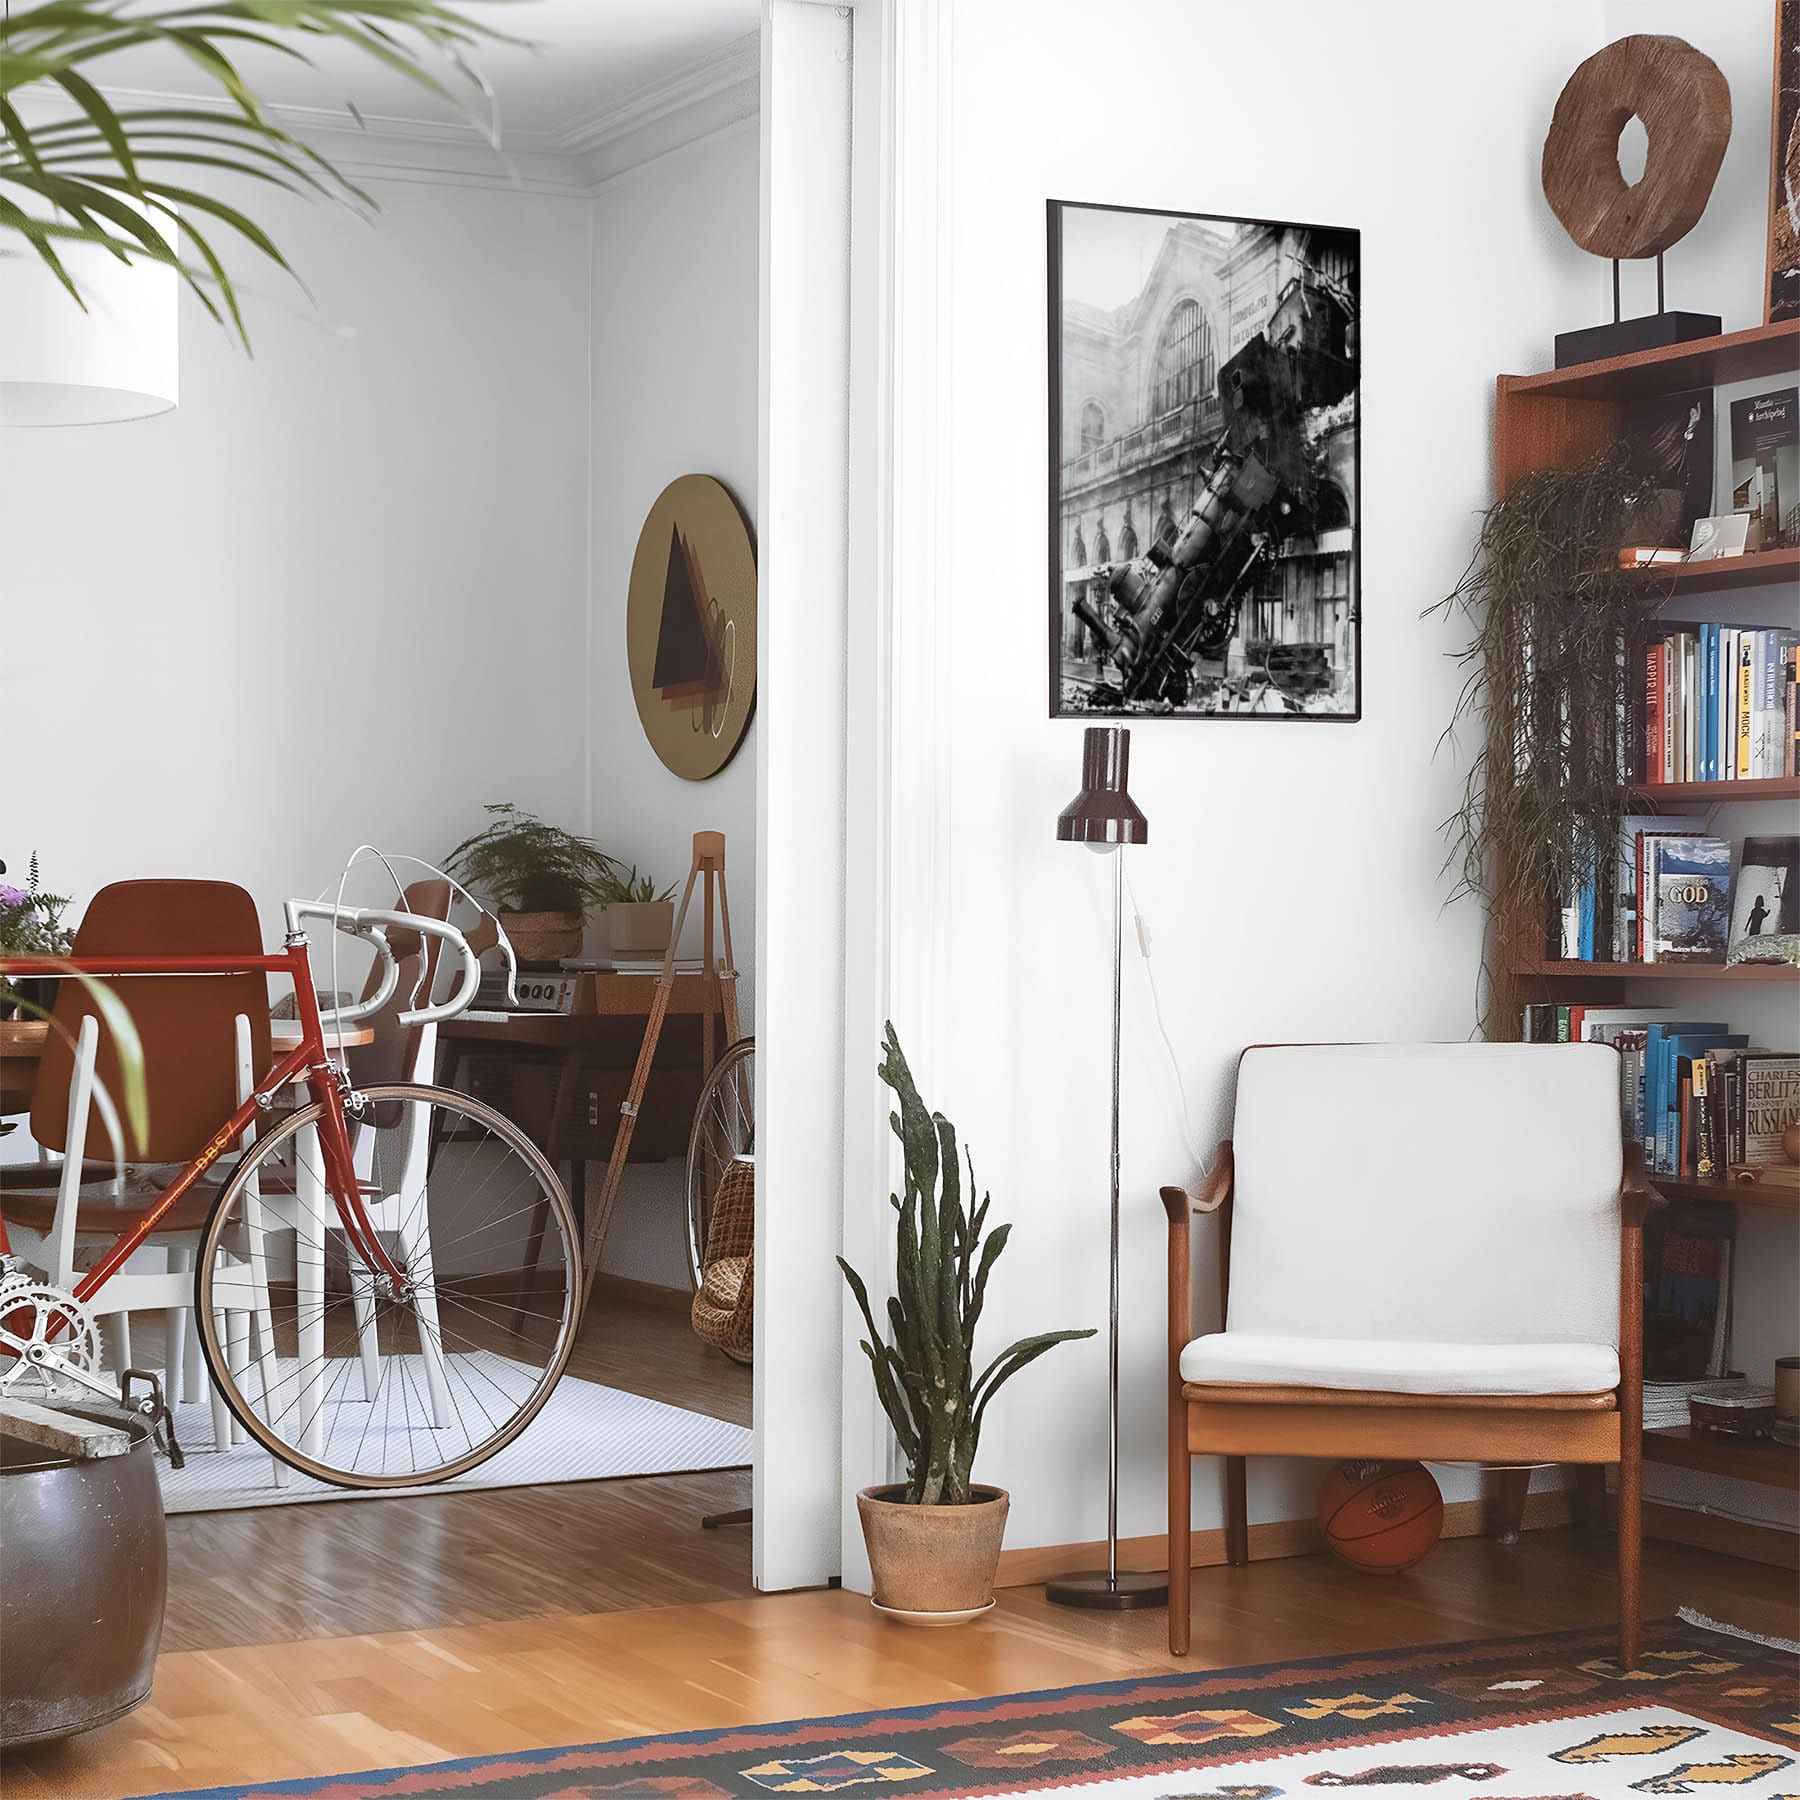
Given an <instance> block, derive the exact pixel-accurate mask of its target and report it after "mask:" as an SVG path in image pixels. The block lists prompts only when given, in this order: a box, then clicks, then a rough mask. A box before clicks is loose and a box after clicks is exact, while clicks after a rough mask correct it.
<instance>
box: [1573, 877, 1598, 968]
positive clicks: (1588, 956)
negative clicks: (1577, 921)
mask: <svg viewBox="0 0 1800 1800" xmlns="http://www.w3.org/2000/svg"><path fill="white" fill-rule="evenodd" d="M1576 948H1577V951H1578V953H1579V954H1580V957H1581V960H1582V961H1583V962H1592V961H1593V960H1594V880H1593V877H1592V876H1591V875H1590V876H1584V877H1583V879H1582V883H1581V926H1580V938H1579V940H1578V942H1577V946H1576Z"/></svg>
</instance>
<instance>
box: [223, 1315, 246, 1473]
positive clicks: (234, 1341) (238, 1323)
mask: <svg viewBox="0 0 1800 1800" xmlns="http://www.w3.org/2000/svg"><path fill="white" fill-rule="evenodd" d="M225 1366H226V1367H227V1368H228V1369H230V1371H231V1379H232V1382H233V1383H234V1384H235V1386H236V1387H237V1390H238V1392H239V1393H242V1392H243V1391H244V1389H245V1388H246V1387H247V1386H248V1385H249V1380H250V1315H249V1313H248V1312H246V1311H245V1310H244V1309H243V1308H241V1307H236V1306H234V1307H232V1308H231V1310H230V1311H229V1312H227V1313H226V1315H225ZM227 1410H229V1409H227ZM249 1438H250V1434H249V1433H248V1432H247V1431H245V1429H244V1426H243V1421H242V1420H241V1419H239V1418H238V1416H237V1414H236V1413H232V1415H231V1441H232V1442H233V1443H234V1444H243V1443H248V1442H249Z"/></svg>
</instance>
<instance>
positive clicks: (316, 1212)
mask: <svg viewBox="0 0 1800 1800" xmlns="http://www.w3.org/2000/svg"><path fill="white" fill-rule="evenodd" d="M295 1165H296V1168H295V1172H296V1175H297V1180H296V1182H295V1187H296V1196H295V1197H296V1199H297V1200H298V1202H299V1219H298V1221H297V1224H298V1229H297V1230H296V1231H295V1233H294V1280H295V1286H296V1288H297V1290H298V1292H297V1299H298V1302H299V1305H298V1310H299V1314H300V1321H299V1340H300V1448H301V1451H302V1452H303V1453H304V1454H305V1455H307V1456H310V1457H312V1458H313V1459H314V1460H315V1461H316V1460H319V1459H320V1457H321V1453H322V1452H323V1450H324V1447H325V1420H324V1417H323V1412H324V1408H323V1404H322V1402H323V1400H324V1395H323V1393H322V1391H321V1390H322V1389H323V1387H324V1382H325V1216H326V1211H327V1208H328V1206H329V1204H330V1203H329V1201H328V1200H327V1199H326V1196H325V1182H324V1179H323V1176H322V1173H321V1171H322V1170H323V1168H324V1164H323V1163H322V1162H321V1161H320V1152H319V1136H318V1133H317V1132H316V1131H315V1130H314V1129H313V1127H312V1126H310V1125H309V1126H307V1127H306V1128H305V1130H304V1131H302V1132H301V1134H300V1147H299V1153H298V1155H297V1157H296V1158H295Z"/></svg>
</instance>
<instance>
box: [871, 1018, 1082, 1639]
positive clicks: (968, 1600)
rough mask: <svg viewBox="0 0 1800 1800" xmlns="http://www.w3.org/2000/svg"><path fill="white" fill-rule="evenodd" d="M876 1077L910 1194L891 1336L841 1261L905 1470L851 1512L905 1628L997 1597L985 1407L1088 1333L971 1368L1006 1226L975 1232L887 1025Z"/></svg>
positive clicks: (998, 1513) (958, 1180)
mask: <svg viewBox="0 0 1800 1800" xmlns="http://www.w3.org/2000/svg"><path fill="white" fill-rule="evenodd" d="M880 1075H881V1079H882V1080H883V1081H884V1082H886V1083H887V1085H888V1086H889V1087H890V1088H892V1089H893V1090H894V1094H895V1097H896V1099H897V1100H898V1101H899V1104H900V1109H899V1111H898V1112H896V1113H893V1114H892V1115H890V1116H891V1120H892V1123H893V1128H894V1135H895V1136H896V1137H898V1138H899V1140H900V1147H901V1151H902V1154H903V1157H904V1161H905V1167H906V1183H905V1184H906V1194H905V1197H904V1198H902V1197H901V1196H900V1195H898V1194H894V1195H890V1196H889V1199H890V1201H891V1203H892V1205H893V1208H894V1211H895V1212H896V1213H897V1214H898V1215H899V1217H898V1223H897V1227H896V1229H897V1233H898V1243H897V1252H898V1254H897V1256H896V1258H895V1286H896V1288H897V1290H898V1291H897V1292H896V1293H895V1294H894V1296H893V1298H892V1299H890V1300H889V1301H888V1303H887V1315H888V1323H889V1325H890V1326H891V1328H892V1332H891V1337H890V1338H889V1339H886V1340H884V1339H883V1337H882V1334H881V1331H880V1329H879V1327H878V1326H877V1325H876V1323H875V1315H874V1312H873V1310H872V1309H871V1307H870V1305H869V1294H868V1289H867V1288H866V1287H865V1285H864V1284H863V1280H862V1278H861V1276H859V1275H858V1274H857V1273H856V1271H855V1270H854V1269H852V1268H851V1267H850V1265H849V1264H848V1263H847V1262H845V1261H844V1259H843V1258H842V1257H841V1256H840V1257H839V1258H838V1259H837V1262H838V1267H839V1268H840V1269H842V1270H843V1272H844V1279H845V1280H846V1281H847V1282H849V1284H850V1291H851V1292H852V1293H853V1294H854V1295H855V1296H856V1303H857V1305H858V1306H859V1307H860V1308H861V1309H862V1316H863V1322H864V1324H866V1325H867V1326H868V1329H869V1335H868V1337H867V1338H865V1339H864V1340H863V1346H862V1348H863V1354H864V1355H865V1356H867V1357H868V1359H869V1364H870V1366H871V1368H872V1369H873V1370H874V1373H875V1391H876V1393H877V1394H878V1395H879V1396H880V1398H881V1404H882V1408H883V1410H884V1411H885V1412H886V1413H887V1416H888V1422H889V1423H890V1424H891V1425H892V1426H893V1428H894V1436H895V1438H896V1439H897V1440H898V1442H899V1445H900V1450H901V1453H902V1455H903V1456H904V1457H905V1459H906V1468H907V1476H906V1480H905V1481H904V1482H902V1483H899V1484H896V1485H895V1486H892V1487H870V1488H864V1489H863V1490H862V1491H861V1492H860V1493H859V1494H858V1495H857V1496H856V1507H857V1512H858V1513H859V1515H860V1516H861V1519H862V1528H863V1540H864V1542H865V1543H866V1544H867V1545H868V1549H869V1565H870V1568H871V1570H872V1572H873V1574H874V1578H875V1582H874V1585H875V1594H874V1600H875V1605H876V1606H877V1607H878V1608H879V1609H880V1610H881V1611H883V1612H885V1613H888V1614H889V1615H890V1616H892V1617H895V1618H898V1619H901V1620H904V1621H905V1622H906V1623H909V1624H917V1625H954V1624H959V1623H961V1622H962V1621H963V1620H965V1619H970V1618H973V1617H975V1616H976V1614H978V1613H981V1612H985V1611H986V1610H987V1608H988V1607H989V1606H990V1605H992V1603H993V1598H994V1571H995V1569H996V1567H997V1565H998V1563H999V1560H1000V1540H1001V1537H1002V1535H1003V1533H1004V1532H1005V1529H1006V1511H1007V1496H1006V1492H1005V1490H1004V1489H1002V1488H995V1487H978V1486H976V1485H975V1484H974V1482H973V1481H972V1480H971V1478H970V1475H971V1470H972V1467H973V1465H974V1461H975V1451H976V1448H977V1446H978V1444H979V1443H980V1439H981V1423H982V1419H983V1417H984V1416H985V1414H986V1412H987V1407H988V1402H989V1401H991V1400H992V1399H993V1397H994V1395H995V1394H996V1393H997V1392H998V1391H999V1390H1000V1387H1001V1386H1002V1384H1003V1383H1005V1382H1006V1381H1008V1380H1009V1379H1010V1378H1011V1377H1012V1376H1014V1375H1016V1374H1017V1373H1018V1372H1019V1371H1020V1370H1021V1369H1022V1368H1024V1367H1025V1365H1026V1364H1027V1363H1031V1362H1035V1361H1036V1360H1037V1359H1038V1358H1039V1357H1040V1356H1042V1355H1043V1354H1044V1352H1045V1351H1046V1350H1048V1349H1050V1348H1051V1347H1052V1346H1054V1345H1056V1344H1060V1343H1064V1342H1066V1341H1068V1340H1070V1339H1072V1338H1085V1337H1092V1336H1093V1335H1094V1334H1093V1332H1092V1331H1091V1330H1087V1331H1047V1332H1044V1333H1042V1334H1040V1335H1039V1336H1037V1337H1028V1338H1021V1339H1019V1341H1018V1342H1017V1343H1016V1344H1012V1345H1010V1346H1009V1347H1008V1348H1007V1349H1005V1350H1002V1351H1001V1352H1000V1354H999V1355H998V1356H996V1357H994V1358H993V1359H992V1360H991V1361H990V1362H989V1363H988V1364H987V1366H986V1367H985V1368H984V1369H982V1370H981V1372H980V1373H979V1374H977V1373H976V1365H975V1327H976V1325H977V1323H978V1322H979V1320H980V1318H981V1308H982V1303H983V1302H984V1300H985V1299H986V1297H987V1284H988V1276H989V1275H990V1274H991V1273H992V1271H993V1267H994V1264H995V1263H996V1262H997V1261H998V1260H999V1256H1000V1252H1001V1251H1002V1250H1003V1249H1004V1248H1005V1247H1006V1240H1007V1238H1008V1237H1009V1236H1010V1235H1011V1232H1012V1226H1011V1225H1010V1224H1005V1225H997V1226H995V1228H994V1229H993V1230H992V1231H991V1232H988V1233H987V1234H986V1236H985V1239H984V1237H983V1232H984V1228H985V1226H986V1223H987V1214H988V1205H989V1200H990V1198H991V1197H990V1196H989V1195H986V1194H984V1195H983V1196H982V1198H981V1203H980V1205H978V1206H973V1207H972V1202H973V1198H974V1191H975V1175H974V1165H973V1163H972V1162H971V1163H969V1164H968V1165H967V1175H968V1180H967V1185H966V1186H965V1184H964V1179H963V1177H964V1165H963V1164H962V1163H960V1162H959V1161H958V1157H957V1147H956V1128H955V1127H954V1126H953V1125H952V1124H951V1123H950V1121H949V1120H948V1119H946V1118H945V1117H944V1116H943V1115H942V1114H941V1113H934V1112H928V1111H927V1110H926V1107H925V1103H924V1101H923V1100H921V1099H920V1098H919V1090H918V1088H917V1086H916V1085H915V1084H914V1081H913V1078H912V1071H911V1070H910V1069H909V1068H908V1067H907V1066H906V1058H905V1057H904V1056H903V1055H902V1054H901V1051H900V1040H899V1039H898V1038H897V1037H896V1036H895V1034H894V1028H893V1026H892V1025H891V1024H890V1025H889V1026H888V1028H887V1035H886V1037H885V1038H884V1040H883V1044H882V1059H881V1063H880Z"/></svg>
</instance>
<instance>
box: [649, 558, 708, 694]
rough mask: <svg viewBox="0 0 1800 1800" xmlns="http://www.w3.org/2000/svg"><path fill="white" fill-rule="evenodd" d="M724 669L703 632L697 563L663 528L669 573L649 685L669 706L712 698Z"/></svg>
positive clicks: (703, 609)
mask: <svg viewBox="0 0 1800 1800" xmlns="http://www.w3.org/2000/svg"><path fill="white" fill-rule="evenodd" d="M723 681H724V669H723V665H722V663H721V661H720V658H719V653H718V647H717V645H716V644H714V642H713V641H712V633H711V632H710V631H708V629H707V619H706V581H705V576H704V575H703V574H702V572H701V569H700V562H699V558H698V557H696V556H695V554H694V551H693V547H692V546H691V545H690V544H689V543H688V542H687V540H686V539H684V538H683V537H682V535H681V532H680V530H679V528H678V527H675V526H671V527H670V528H669V570H668V574H667V575H666V576H665V577H664V579H663V603H662V617H661V619H660V620H659V621H658V623H657V633H656V658H655V662H654V664H653V666H652V668H651V671H650V684H651V686H652V687H654V688H655V689H656V690H657V691H658V693H659V694H660V695H661V696H662V698H663V699H664V700H665V701H666V702H668V703H669V704H670V705H682V704H694V703H697V702H704V701H706V700H707V699H714V698H717V697H718V696H719V694H720V692H721V690H722V687H723Z"/></svg>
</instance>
